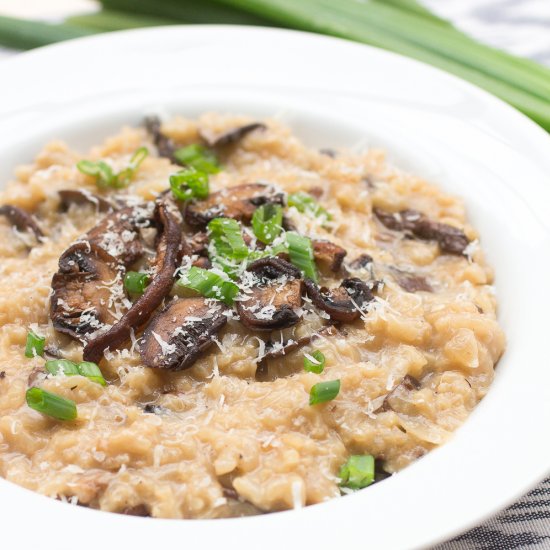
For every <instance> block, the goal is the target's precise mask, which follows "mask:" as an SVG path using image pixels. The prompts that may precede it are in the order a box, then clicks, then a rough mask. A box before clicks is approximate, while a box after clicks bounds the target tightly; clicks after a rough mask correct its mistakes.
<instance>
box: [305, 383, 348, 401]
mask: <svg viewBox="0 0 550 550" xmlns="http://www.w3.org/2000/svg"><path fill="white" fill-rule="evenodd" d="M339 392H340V380H329V381H328V382H319V383H318V384H315V386H313V387H312V388H311V390H310V392H309V404H310V405H318V404H319V403H326V402H327V401H332V400H333V399H334V398H335V397H336V396H337V395H338V393H339Z"/></svg>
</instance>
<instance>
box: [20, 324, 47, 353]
mask: <svg viewBox="0 0 550 550" xmlns="http://www.w3.org/2000/svg"><path fill="white" fill-rule="evenodd" d="M45 344H46V338H44V337H43V336H38V334H35V333H34V332H33V331H32V330H30V331H29V332H28V333H27V344H26V346H25V357H30V358H32V357H36V356H38V355H44V345H45Z"/></svg>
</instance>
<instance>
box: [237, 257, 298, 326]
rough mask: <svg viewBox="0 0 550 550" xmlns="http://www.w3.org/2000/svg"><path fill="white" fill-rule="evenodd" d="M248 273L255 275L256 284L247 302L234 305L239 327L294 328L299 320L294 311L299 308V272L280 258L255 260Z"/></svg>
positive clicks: (248, 295)
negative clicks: (237, 314) (239, 323)
mask: <svg viewBox="0 0 550 550" xmlns="http://www.w3.org/2000/svg"><path fill="white" fill-rule="evenodd" d="M247 271H251V272H253V273H254V274H255V275H256V279H257V283H256V284H255V285H254V286H253V287H252V288H251V289H250V293H249V294H247V299H246V300H244V301H238V302H237V312H238V313H239V316H240V320H241V323H242V324H243V325H245V326H246V327H248V328H251V329H256V330H276V329H282V328H287V327H290V326H292V325H295V324H296V323H297V322H298V321H299V320H300V315H299V313H298V312H297V311H296V310H297V309H298V308H300V307H301V305H302V288H303V286H302V285H303V282H302V280H301V279H300V271H299V270H298V269H296V268H295V267H294V266H293V265H292V264H290V263H288V262H287V261H285V260H282V259H281V258H263V259H261V260H256V261H255V262H252V263H251V264H250V265H249V266H248V268H247Z"/></svg>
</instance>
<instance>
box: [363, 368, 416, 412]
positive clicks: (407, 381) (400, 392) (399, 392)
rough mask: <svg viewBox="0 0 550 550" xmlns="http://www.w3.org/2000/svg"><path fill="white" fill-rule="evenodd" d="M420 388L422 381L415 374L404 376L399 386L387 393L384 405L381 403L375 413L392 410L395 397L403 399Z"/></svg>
mask: <svg viewBox="0 0 550 550" xmlns="http://www.w3.org/2000/svg"><path fill="white" fill-rule="evenodd" d="M419 389H420V382H419V381H418V380H417V379H416V378H414V377H413V376H410V375H409V374H406V375H405V376H404V377H403V380H401V382H400V383H399V384H397V386H395V388H393V390H392V391H391V392H390V393H388V395H386V397H385V399H384V401H383V403H382V405H380V407H378V409H376V410H375V411H374V413H375V414H376V413H379V412H385V411H390V410H392V405H391V401H392V400H393V399H394V398H397V399H401V400H402V399H403V398H404V397H405V396H406V395H407V394H409V393H411V392H413V391H417V390H419Z"/></svg>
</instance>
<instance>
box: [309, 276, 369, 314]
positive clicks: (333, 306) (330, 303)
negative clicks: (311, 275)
mask: <svg viewBox="0 0 550 550" xmlns="http://www.w3.org/2000/svg"><path fill="white" fill-rule="evenodd" d="M305 287H306V292H307V295H308V296H309V297H310V298H311V301H312V302H313V304H314V305H315V306H316V307H318V308H319V309H321V310H323V311H325V312H326V313H328V314H329V315H330V318H331V319H332V320H333V321H340V322H343V323H350V322H352V321H355V320H357V319H359V317H360V315H361V311H362V310H363V307H364V305H365V304H367V303H369V302H370V301H372V300H374V296H373V295H372V290H371V288H369V286H368V285H367V283H365V282H364V281H362V280H361V279H358V278H356V277H354V278H351V279H344V280H343V281H342V283H341V284H340V286H339V287H337V288H332V289H328V288H326V287H321V288H319V286H318V285H317V284H315V283H314V282H313V281H312V280H311V279H306V281H305Z"/></svg>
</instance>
